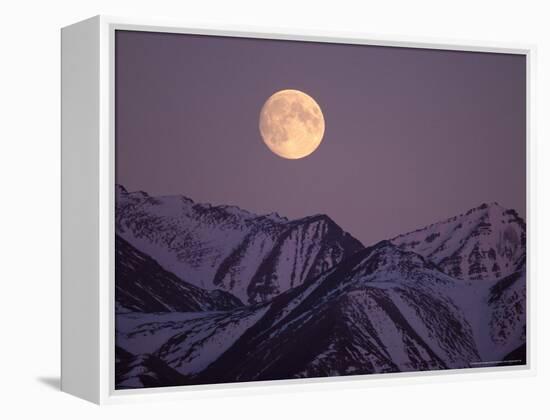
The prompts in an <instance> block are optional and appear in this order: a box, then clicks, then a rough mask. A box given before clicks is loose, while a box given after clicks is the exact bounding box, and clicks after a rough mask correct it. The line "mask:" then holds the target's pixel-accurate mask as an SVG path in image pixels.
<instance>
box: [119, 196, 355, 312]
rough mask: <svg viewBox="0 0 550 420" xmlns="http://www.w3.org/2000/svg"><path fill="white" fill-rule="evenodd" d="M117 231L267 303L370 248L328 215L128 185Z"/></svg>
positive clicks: (200, 280) (163, 261)
mask: <svg viewBox="0 0 550 420" xmlns="http://www.w3.org/2000/svg"><path fill="white" fill-rule="evenodd" d="M116 232H117V234H118V235H119V236H120V237H122V238H124V239H125V240H126V241H128V242H129V243H130V244H131V245H132V246H134V247H135V248H137V249H138V250H140V251H142V252H144V253H145V254H147V255H149V256H151V257H152V258H154V259H155V260H156V261H157V262H158V263H159V264H160V265H161V266H162V267H163V268H164V269H165V270H167V271H169V272H172V273H174V274H175V275H177V276H178V277H180V278H183V279H185V280H186V281H187V282H189V283H191V284H193V285H195V286H197V287H200V288H203V289H207V290H213V289H222V290H225V291H228V292H230V293H232V294H234V295H235V296H237V297H238V298H239V299H240V300H241V301H242V302H244V303H254V302H264V301H267V300H269V299H270V298H272V297H274V296H276V295H277V294H279V293H281V292H284V291H285V290H288V289H290V288H292V287H295V286H298V285H300V284H302V283H303V282H304V281H306V280H307V279H308V278H313V277H315V276H317V275H318V274H320V273H321V272H323V271H325V270H327V269H329V268H331V267H333V266H334V265H336V264H337V263H339V262H340V261H342V260H343V259H345V258H346V257H348V256H350V255H352V254H353V253H355V252H356V251H358V250H359V249H362V248H363V246H362V244H361V243H360V242H359V241H358V240H356V239H355V238H353V237H352V236H351V235H349V234H348V233H346V232H344V231H343V230H342V229H341V228H340V227H339V226H338V225H337V224H336V223H334V221H332V220H331V219H330V218H329V217H328V216H324V215H317V216H312V217H306V218H303V219H299V220H294V221H289V220H288V219H286V218H283V217H280V216H278V215H276V214H271V215H264V216H258V215H255V214H253V213H250V212H247V211H245V210H242V209H239V208H237V207H230V206H211V205H209V204H198V203H194V202H193V201H192V200H191V199H189V198H186V197H183V196H168V197H151V196H149V195H147V194H146V193H143V192H134V193H128V192H127V191H126V190H125V189H124V188H123V187H122V186H117V197H116Z"/></svg>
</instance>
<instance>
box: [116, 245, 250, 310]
mask: <svg viewBox="0 0 550 420" xmlns="http://www.w3.org/2000/svg"><path fill="white" fill-rule="evenodd" d="M115 250H116V258H115V275H116V292H115V301H116V308H117V312H174V311H181V312H195V311H225V310H229V309H234V308H237V307H239V306H242V302H241V301H239V299H237V298H236V297H235V296H233V295H232V294H230V293H228V292H224V291H222V290H211V291H210V290H203V289H200V288H198V287H196V286H193V285H191V284H189V283H187V282H185V281H184V280H183V279H180V278H178V277H176V276H175V275H174V274H172V273H170V272H168V271H166V270H164V269H163V268H162V267H161V266H160V265H159V264H158V263H157V262H156V261H154V260H153V259H152V258H151V257H149V256H147V255H145V254H144V253H142V252H140V251H138V250H137V249H135V248H134V247H133V246H132V245H130V244H129V243H128V242H126V241H125V240H124V239H122V238H120V237H119V236H118V235H117V236H116V241H115Z"/></svg>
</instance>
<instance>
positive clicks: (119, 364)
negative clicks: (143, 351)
mask: <svg viewBox="0 0 550 420" xmlns="http://www.w3.org/2000/svg"><path fill="white" fill-rule="evenodd" d="M115 357H116V363H115V381H116V384H117V389H133V388H154V387H160V386H178V385H186V384H187V383H188V381H187V380H186V379H185V377H184V376H183V375H181V374H179V373H178V372H176V371H175V370H174V369H172V368H170V367H168V365H166V363H164V362H163V361H162V360H160V359H159V358H157V357H155V356H152V355H150V354H147V355H139V356H135V355H133V354H131V353H130V352H127V351H126V350H124V349H123V348H121V347H116V349H115Z"/></svg>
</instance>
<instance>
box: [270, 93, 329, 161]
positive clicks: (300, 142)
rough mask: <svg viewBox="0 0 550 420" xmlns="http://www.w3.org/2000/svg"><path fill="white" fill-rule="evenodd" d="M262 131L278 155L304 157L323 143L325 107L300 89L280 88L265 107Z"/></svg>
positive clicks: (292, 157) (286, 157)
mask: <svg viewBox="0 0 550 420" xmlns="http://www.w3.org/2000/svg"><path fill="white" fill-rule="evenodd" d="M260 133H261V135H262V138H263V140H264V143H265V144H266V146H267V147H269V150H271V151H272V152H273V153H275V154H276V155H278V156H280V157H283V158H285V159H301V158H303V157H306V156H308V155H310V154H312V153H313V152H314V151H315V150H316V149H317V148H318V147H319V145H320V144H321V141H322V140H323V135H324V133H325V119H324V117H323V112H322V111H321V107H319V105H318V104H317V102H315V100H314V99H313V98H312V97H311V96H309V95H307V94H305V93H304V92H301V91H299V90H293V89H286V90H280V91H278V92H275V93H274V94H273V95H271V96H270V97H269V98H268V100H267V101H266V102H265V104H264V106H263V107H262V110H261V112H260Z"/></svg>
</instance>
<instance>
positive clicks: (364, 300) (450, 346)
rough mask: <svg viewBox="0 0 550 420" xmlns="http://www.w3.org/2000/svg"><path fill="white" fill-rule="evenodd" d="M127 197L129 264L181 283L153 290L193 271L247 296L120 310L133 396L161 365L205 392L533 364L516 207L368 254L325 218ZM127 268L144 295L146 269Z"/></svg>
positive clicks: (448, 223)
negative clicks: (219, 386)
mask: <svg viewBox="0 0 550 420" xmlns="http://www.w3.org/2000/svg"><path fill="white" fill-rule="evenodd" d="M119 196H121V197H122V200H121V204H120V209H121V214H118V207H117V232H118V233H119V234H125V238H130V239H127V241H128V242H123V244H126V247H132V248H130V249H131V250H132V252H131V253H129V255H134V253H138V256H139V258H140V259H142V258H146V257H147V256H145V253H148V252H147V251H144V250H146V249H149V250H152V253H156V255H154V256H153V257H152V258H151V257H149V258H150V260H151V261H152V262H151V261H148V263H147V264H146V265H145V266H146V267H149V266H150V264H152V263H154V264H156V263H155V261H154V260H157V261H159V264H160V265H162V267H161V266H160V265H159V264H156V267H157V268H156V269H157V270H158V269H160V270H164V272H168V273H169V274H171V276H173V277H171V276H166V275H164V276H153V277H152V278H153V279H155V284H156V286H155V290H168V289H167V288H170V287H172V286H167V288H165V287H164V284H165V281H166V280H165V279H166V278H169V281H168V283H167V284H169V285H171V284H172V282H176V284H179V283H177V280H180V281H181V280H186V281H187V280H188V277H187V276H189V275H190V274H193V273H194V274H196V275H197V278H200V279H202V280H201V281H202V283H200V284H202V285H203V286H208V287H207V288H213V287H216V286H218V287H222V288H224V289H225V290H229V291H231V292H233V293H235V294H236V295H237V296H239V294H241V296H244V297H245V298H247V299H243V302H244V303H245V305H246V306H239V307H235V308H232V309H227V310H215V309H213V310H209V311H208V310H207V311H204V310H202V311H198V310H195V311H187V310H186V311H183V310H181V309H173V312H169V311H157V310H149V311H142V312H140V313H138V312H135V311H130V312H126V313H122V312H119V313H118V315H117V319H116V327H117V328H116V331H117V335H116V344H117V346H119V347H120V349H124V350H126V351H128V352H130V353H131V354H132V357H133V358H132V359H131V361H132V363H126V364H125V365H124V366H126V368H124V366H123V367H122V368H121V369H122V370H120V371H119V377H121V378H126V379H125V382H124V383H122V382H121V383H122V385H121V386H123V387H129V386H130V385H129V384H131V383H132V381H134V382H136V381H137V379H135V374H134V373H135V372H136V366H137V367H138V368H140V369H143V370H144V371H146V372H149V371H150V369H151V368H150V367H149V366H150V365H151V364H153V365H154V366H155V368H158V366H159V363H161V364H160V366H161V368H160V369H162V372H164V373H165V374H168V372H172V371H173V372H175V373H177V374H178V375H180V376H179V377H177V378H179V379H178V380H179V381H182V382H181V383H185V384H201V383H222V382H235V381H251V380H268V379H283V378H299V377H318V376H334V375H353V374H367V373H384V372H403V371H418V370H437V369H459V368H468V367H478V366H479V367H485V366H488V365H487V364H486V363H487V362H490V363H489V365H491V366H494V365H495V364H498V363H499V362H498V361H502V363H503V364H508V363H510V364H524V363H525V362H526V360H525V358H526V349H525V342H526V276H525V271H526V267H525V260H526V258H525V255H526V250H525V224H524V223H523V221H522V220H521V218H520V217H519V216H518V215H517V214H516V213H515V212H514V211H512V210H506V209H503V208H501V207H500V206H498V205H496V204H493V205H483V206H480V207H478V208H475V209H472V210H470V211H468V212H466V213H465V214H463V215H460V216H457V217H453V218H451V219H448V220H445V221H443V222H439V223H435V224H433V225H430V226H428V227H426V228H422V229H419V230H417V231H415V232H412V233H409V234H404V235H401V236H398V237H397V238H393V239H391V240H389V241H382V242H380V243H378V244H376V245H374V246H371V247H367V248H365V247H362V246H361V245H360V244H359V243H358V242H357V241H355V240H354V239H353V238H352V237H350V236H349V235H347V234H346V233H344V232H343V231H342V230H341V229H340V228H339V227H338V226H337V225H336V224H335V223H334V222H333V221H332V220H330V219H329V218H328V217H326V216H313V217H309V218H304V219H300V220H297V221H288V220H286V219H284V218H282V217H280V216H276V215H271V216H257V215H253V214H251V213H248V212H246V211H244V210H240V209H237V208H227V207H210V206H204V205H198V204H194V203H193V202H192V201H190V200H188V199H183V198H181V197H179V198H178V197H167V198H166V197H165V198H161V199H157V198H152V197H149V196H147V195H146V194H144V193H131V194H130V193H127V192H125V191H124V190H120V191H119ZM176 203H180V204H178V205H176ZM178 206H179V207H178ZM180 213H181V214H180ZM220 231H221V233H220ZM170 232H172V234H173V235H172V240H171V241H170V240H168V238H169V236H168V235H169V233H170ZM220 237H221V238H225V239H223V240H222V239H220ZM224 240H226V242H223V241H224ZM121 241H123V240H122V239H121ZM132 241H133V242H132ZM130 243H131V244H132V245H130ZM184 244H187V247H186V246H184ZM138 245H139V246H138ZM140 246H141V248H140ZM133 247H135V248H138V249H140V251H138V250H137V249H135V248H133ZM123 249H125V248H123ZM152 253H148V254H149V255H151V254H152ZM163 253H164V254H168V255H169V258H168V257H164V258H165V259H164V260H162V261H164V263H161V259H162V258H163V256H162V255H163ZM126 259H127V258H126V257H124V258H122V260H126ZM128 261H129V264H128V265H129V266H130V267H131V268H133V269H135V271H133V272H132V271H130V274H131V275H130V277H131V278H133V279H136V278H137V279H139V282H138V283H139V286H138V288H142V287H145V285H146V284H147V278H149V274H147V273H148V271H147V270H146V271H144V270H142V268H141V266H140V265H139V264H138V263H136V262H135V261H134V259H132V258H130V259H128ZM289 261H291V262H292V264H289V263H288V262H289ZM169 264H173V265H172V266H171V267H176V268H179V269H180V271H179V272H178V273H176V270H174V271H173V272H174V274H172V273H170V272H169V271H171V270H168V269H167V267H168V266H169ZM495 264H497V265H498V267H499V268H498V270H497V269H493V267H494V265H495ZM203 265H205V266H204V267H203ZM297 267H300V269H298V268H297ZM182 273H186V274H185V276H184V275H183V274H182ZM207 275H211V276H213V277H212V278H211V279H210V280H208V277H206V276H207ZM180 276H181V277H180ZM188 281H191V280H188ZM117 282H118V274H117ZM117 286H118V284H117ZM245 286H246V288H244V287H245ZM121 287H122V288H123V289H124V288H126V286H121ZM195 287H196V286H195ZM198 290H200V291H201V292H202V293H206V294H209V293H212V292H210V291H207V290H202V289H198ZM243 290H246V293H245V294H244V295H243ZM117 293H118V292H117ZM218 293H219V292H218ZM133 294H137V292H136V293H132V295H133ZM173 294H174V295H178V294H179V292H177V291H175V292H174V293H173ZM144 363H148V365H147V366H143V365H144ZM121 366H122V365H121ZM167 369H170V370H167ZM138 370H139V369H138ZM132 372H134V373H132ZM151 375H152V376H154V374H151ZM128 378H130V379H128ZM132 378H134V379H132ZM171 378H172V379H171V380H172V381H173V378H174V376H173V375H172V376H171ZM138 379H139V378H138ZM140 380H141V379H140ZM145 380H148V379H147V378H145ZM138 382H139V381H138ZM141 383H142V385H139V384H138V385H136V386H137V387H139V386H148V385H145V384H143V380H141ZM152 386H156V385H152Z"/></svg>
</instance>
